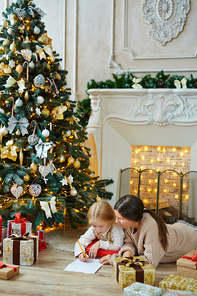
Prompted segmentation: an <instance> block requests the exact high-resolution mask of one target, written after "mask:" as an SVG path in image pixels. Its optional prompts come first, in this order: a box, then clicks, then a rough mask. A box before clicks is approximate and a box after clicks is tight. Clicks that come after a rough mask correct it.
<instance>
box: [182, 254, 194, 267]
mask: <svg viewBox="0 0 197 296" xmlns="http://www.w3.org/2000/svg"><path fill="white" fill-rule="evenodd" d="M181 258H183V259H189V260H191V261H195V262H196V261H197V254H196V253H194V255H193V257H189V256H183V257H181ZM195 266H196V269H197V263H196V264H195Z"/></svg>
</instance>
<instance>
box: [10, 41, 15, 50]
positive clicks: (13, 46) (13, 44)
mask: <svg viewBox="0 0 197 296" xmlns="http://www.w3.org/2000/svg"><path fill="white" fill-rule="evenodd" d="M10 50H11V51H12V52H14V51H15V50H16V44H15V43H14V42H12V44H11V45H10Z"/></svg>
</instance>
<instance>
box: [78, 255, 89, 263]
mask: <svg viewBox="0 0 197 296" xmlns="http://www.w3.org/2000/svg"><path fill="white" fill-rule="evenodd" d="M86 257H87V258H85V257H84V255H83V253H81V254H79V260H80V261H82V262H87V261H88V258H89V256H88V255H86Z"/></svg>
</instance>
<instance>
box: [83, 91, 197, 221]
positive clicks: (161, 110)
mask: <svg viewBox="0 0 197 296" xmlns="http://www.w3.org/2000/svg"><path fill="white" fill-rule="evenodd" d="M88 93H89V95H90V99H91V108H92V112H91V116H90V119H89V123H88V127H87V132H88V136H89V143H90V145H89V147H90V148H91V152H92V161H93V163H92V166H93V168H94V169H95V172H96V173H97V174H98V175H99V176H100V177H101V178H102V179H104V178H112V179H113V180H114V184H113V185H110V186H109V188H108V189H109V190H110V191H112V192H113V194H114V195H113V198H112V201H111V203H112V204H114V203H115V201H116V200H117V198H118V192H119V191H118V185H119V184H118V182H119V172H120V169H123V168H126V167H129V166H130V161H131V150H130V147H131V145H155V146H157V145H158V146H180V147H191V170H197V90H196V89H187V88H185V89H90V90H88ZM195 183H197V182H195ZM195 192H197V188H194V186H193V187H192V189H191V192H190V195H194V194H195ZM191 200H192V198H191ZM192 202H194V201H192ZM192 207H193V206H192ZM193 209H194V208H193ZM195 212H196V215H197V203H196V211H195ZM190 215H194V212H192V213H190ZM196 218H197V217H196Z"/></svg>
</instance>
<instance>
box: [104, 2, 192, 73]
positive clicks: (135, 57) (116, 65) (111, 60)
mask: <svg viewBox="0 0 197 296" xmlns="http://www.w3.org/2000/svg"><path fill="white" fill-rule="evenodd" d="M151 1H155V0H151ZM151 1H149V2H151ZM164 1H165V0H164ZM176 1H178V2H180V1H181V0H176ZM184 1H185V0H184ZM188 1H189V0H188ZM147 2H148V1H147ZM124 5H125V8H124V46H123V50H125V51H129V52H130V53H131V55H132V59H133V60H154V59H190V58H196V57H197V49H196V50H194V52H193V53H191V54H187V55H166V56H138V55H136V54H135V52H134V50H133V49H132V48H130V47H129V46H128V44H127V43H128V42H127V33H128V32H127V23H128V0H125V1H124ZM111 7H112V8H111V50H110V55H109V67H110V68H115V69H116V74H120V75H121V74H127V73H147V72H151V73H157V72H159V71H160V70H161V69H141V70H136V69H123V68H122V66H121V64H119V63H118V62H117V61H116V60H115V54H114V36H115V0H111ZM163 70H164V71H165V72H169V73H177V72H185V73H186V72H190V73H191V72H196V71H197V70H195V69H194V68H185V69H180V68H178V69H175V68H171V69H168V68H166V69H165V68H163Z"/></svg>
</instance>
